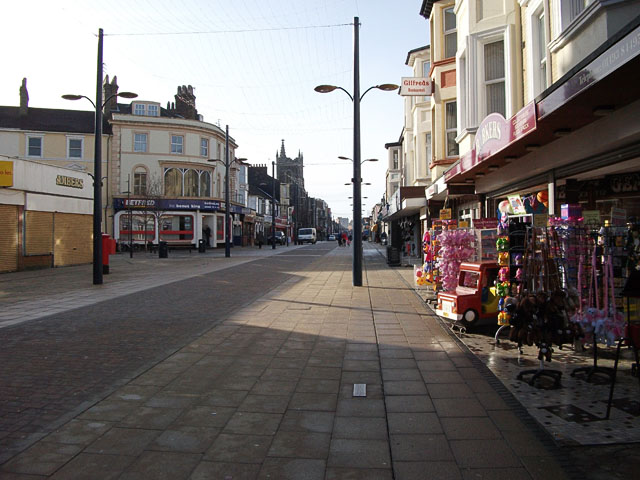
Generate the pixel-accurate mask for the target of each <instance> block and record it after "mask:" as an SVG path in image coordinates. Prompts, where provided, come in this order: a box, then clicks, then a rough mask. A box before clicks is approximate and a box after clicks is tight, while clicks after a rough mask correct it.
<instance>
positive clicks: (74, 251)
mask: <svg viewBox="0 0 640 480" xmlns="http://www.w3.org/2000/svg"><path fill="white" fill-rule="evenodd" d="M94 124H95V115H94V113H93V112H83V111H75V110H58V109H47V108H33V107H30V106H29V93H28V91H27V81H26V79H24V80H23V81H22V85H21V87H20V103H19V106H18V107H12V106H2V107H0V180H1V183H0V271H2V272H9V271H16V270H23V269H28V268H43V267H57V266H65V265H75V264H82V263H89V262H91V260H92V222H93V220H92V219H93V180H92V179H91V176H90V175H89V174H88V173H86V172H87V171H93V152H94V141H93V140H94V135H93V132H94ZM106 138H108V135H106V134H105V141H103V143H102V145H103V155H106V152H107V147H106V144H107V143H108V142H107V141H106ZM105 199H106V197H105Z"/></svg>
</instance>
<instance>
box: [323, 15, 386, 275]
mask: <svg viewBox="0 0 640 480" xmlns="http://www.w3.org/2000/svg"><path fill="white" fill-rule="evenodd" d="M359 27H360V21H359V18H358V17H353V95H351V94H350V93H349V92H348V91H347V90H345V89H344V88H342V87H336V86H335V85H318V86H317V87H315V89H314V90H315V91H316V92H318V93H329V92H333V91H334V90H336V89H338V90H342V91H343V92H345V93H346V94H347V95H349V98H350V99H351V101H352V102H353V230H354V235H353V247H354V248H353V286H354V287H361V286H362V236H361V234H362V212H361V210H360V205H361V200H360V183H361V182H362V179H361V178H360V166H361V164H362V162H361V161H360V101H361V100H362V98H363V97H364V96H365V95H366V94H367V92H368V91H369V90H372V89H374V88H376V89H378V90H383V91H393V90H397V89H398V85H394V84H391V83H384V84H382V85H375V86H373V87H369V88H368V89H367V90H365V91H364V93H363V94H362V95H360V39H359Z"/></svg>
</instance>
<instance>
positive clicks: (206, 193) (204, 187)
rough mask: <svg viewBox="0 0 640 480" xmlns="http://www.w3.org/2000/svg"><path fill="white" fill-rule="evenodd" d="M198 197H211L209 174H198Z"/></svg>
mask: <svg viewBox="0 0 640 480" xmlns="http://www.w3.org/2000/svg"><path fill="white" fill-rule="evenodd" d="M200 196H201V197H210V196H211V173H209V172H200Z"/></svg>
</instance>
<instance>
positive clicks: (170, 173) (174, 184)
mask: <svg viewBox="0 0 640 480" xmlns="http://www.w3.org/2000/svg"><path fill="white" fill-rule="evenodd" d="M164 192H165V195H166V196H167V197H170V198H176V197H180V196H182V172H181V171H180V170H178V169H177V168H167V169H165V171H164Z"/></svg>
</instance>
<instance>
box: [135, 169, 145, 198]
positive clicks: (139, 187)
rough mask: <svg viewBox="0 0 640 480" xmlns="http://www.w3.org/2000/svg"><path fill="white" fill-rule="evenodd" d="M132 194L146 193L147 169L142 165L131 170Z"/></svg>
mask: <svg viewBox="0 0 640 480" xmlns="http://www.w3.org/2000/svg"><path fill="white" fill-rule="evenodd" d="M133 194H134V195H146V194H147V169H146V168H144V167H136V168H135V169H134V171H133Z"/></svg>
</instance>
